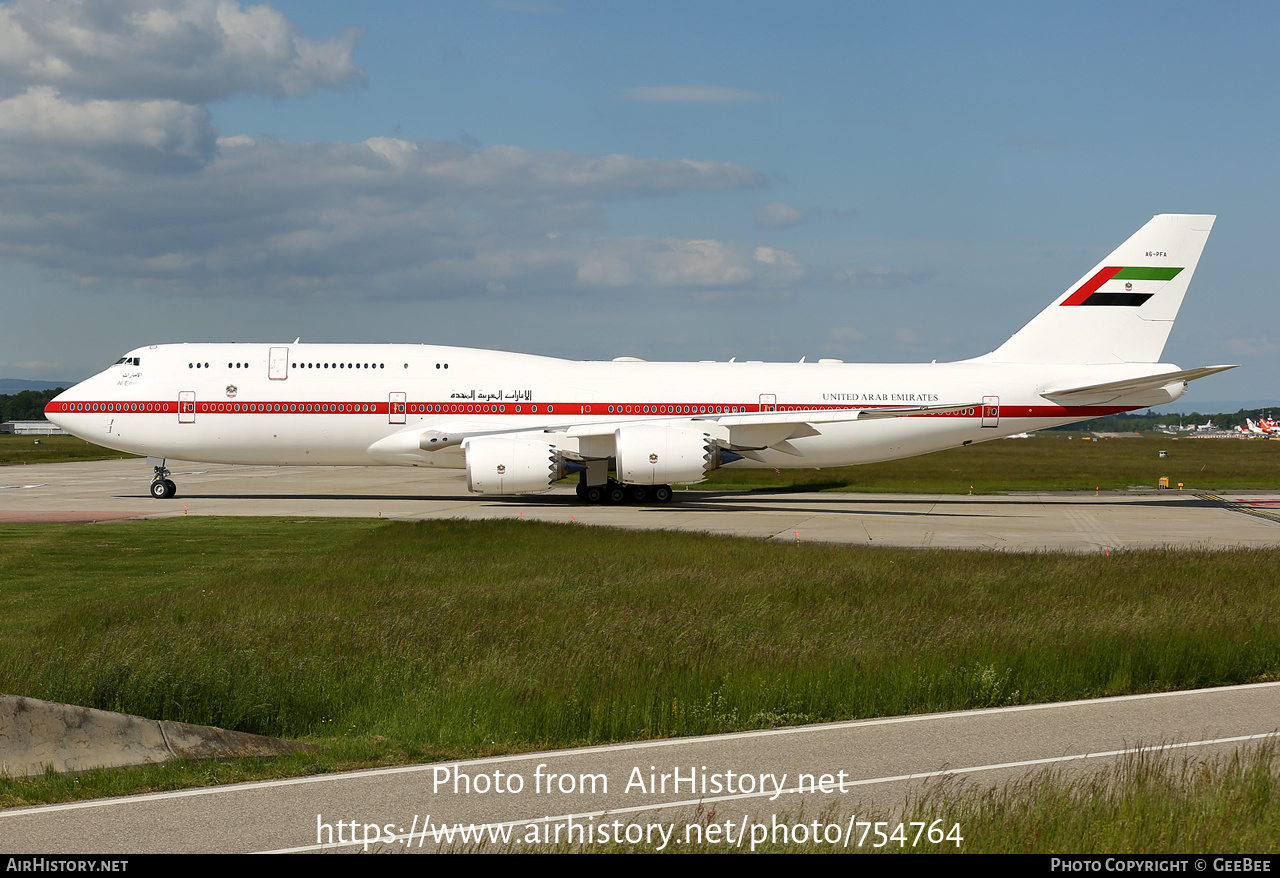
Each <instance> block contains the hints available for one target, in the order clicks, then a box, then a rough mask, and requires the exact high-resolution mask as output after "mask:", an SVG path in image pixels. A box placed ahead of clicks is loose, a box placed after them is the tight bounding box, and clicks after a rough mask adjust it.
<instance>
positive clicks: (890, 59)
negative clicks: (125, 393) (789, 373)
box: [0, 0, 1280, 408]
mask: <svg viewBox="0 0 1280 878" xmlns="http://www.w3.org/2000/svg"><path fill="white" fill-rule="evenodd" d="M1278 9H1280V8H1278V7H1275V6H1274V5H1273V4H1265V3H1238V4H1230V5H1223V6H1215V7H1210V6H1208V5H1205V4H1186V3H1150V4H1145V3H1126V4H1115V3H1105V4H1102V3H1099V4H1091V3H1078V4H1068V5H1060V4H1054V5H1052V6H1051V5H1049V4H1013V3H972V4H943V3H919V4H903V3H892V4H890V3H885V4H866V3H863V4H850V3H820V2H809V3H801V4H781V3H762V2H734V3H709V2H706V3H688V2H685V3H679V4H677V3H653V2H651V3H645V4H625V3H585V2H558V0H557V2H553V0H545V2H544V0H512V2H438V3H420V2H410V3H397V2H379V3H376V4H355V3H349V2H329V3H325V2H314V0H312V2H281V3H275V4H271V5H270V6H254V5H252V4H246V3H235V2H231V0H222V2H218V0H183V2H146V0H131V2H112V3H79V2H67V0H53V2H50V3H44V2H35V0H19V2H12V3H7V4H0V176H2V177H3V180H0V284H3V286H2V287H0V289H3V290H4V292H3V293H2V294H0V295H2V296H3V302H4V314H5V319H4V320H3V321H2V322H0V373H2V374H4V375H6V376H8V377H14V378H58V379H64V378H72V379H76V378H80V377H84V376H85V375H87V374H89V373H91V372H94V371H96V370H97V369H99V368H100V367H101V366H103V365H105V364H107V363H109V362H112V361H114V360H115V359H116V358H117V357H118V356H120V355H121V353H122V352H123V351H125V350H127V349H129V348H132V347H135V346H138V345H142V344H150V343H160V342H171V341H203V340H209V341H231V340H238V341H278V340H289V341H291V340H292V339H293V338H294V337H296V336H299V335H301V336H302V337H303V340H304V341H317V342H318V341H370V342H382V341H394V342H424V343H441V344H461V345H469V346H476V347H492V348H503V349H515V350H523V351H529V352H534V353H544V354H550V355H557V356H566V357H574V358H589V359H595V358H608V357H613V356H618V355H632V356H641V357H646V358H649V359H711V358H716V359H727V358H728V357H731V356H737V357H739V358H740V359H776V360H797V359H799V358H800V357H801V356H807V357H809V358H810V359H813V358H816V357H820V356H834V357H842V358H844V359H846V360H849V361H870V362H878V361H915V360H928V359H934V358H937V359H940V360H945V359H960V358H965V357H969V356H974V355H977V354H981V353H985V352H986V351H988V350H990V349H991V348H993V347H995V346H996V345H998V344H999V343H1000V342H1002V341H1003V340H1004V339H1005V338H1007V337H1008V336H1009V335H1010V334H1011V333H1012V332H1014V331H1015V330H1016V329H1017V328H1018V327H1020V326H1021V325H1022V324H1023V323H1025V322H1026V321H1027V320H1028V319H1030V318H1031V317H1032V316H1033V315H1034V314H1035V313H1036V312H1037V311H1039V310H1040V309H1041V308H1043V307H1044V306H1045V305H1046V304H1047V303H1048V302H1049V301H1050V300H1051V299H1052V298H1053V297H1055V296H1056V295H1057V294H1058V293H1060V292H1061V291H1062V290H1063V289H1065V288H1066V287H1067V286H1068V285H1070V284H1071V283H1073V282H1074V281H1075V280H1076V279H1077V278H1079V277H1080V276H1081V275H1082V274H1084V272H1086V271H1087V270H1088V269H1089V268H1091V267H1092V266H1093V265H1094V264H1095V263H1096V262H1097V261H1098V260H1100V259H1101V258H1102V257H1104V256H1105V255H1106V254H1107V253H1108V252H1109V251H1110V250H1111V249H1112V248H1113V247H1114V246H1115V245H1117V244H1118V243H1120V241H1122V240H1123V239H1124V238H1125V237H1127V236H1128V235H1129V234H1131V233H1132V232H1133V231H1134V230H1136V229H1137V228H1138V227H1139V226H1141V225H1142V224H1143V223H1144V222H1145V221H1146V220H1147V219H1148V218H1150V216H1151V215H1153V214H1156V213H1166V212H1175V213H1184V212H1185V213H1201V212H1203V213H1216V214H1218V215H1219V220H1218V223H1217V226H1216V227H1215V230H1214V233H1213V235H1212V237H1211V238H1210V241H1209V245H1208V248H1207V250H1206V252H1205V256H1204V258H1203V259H1202V261H1201V263H1200V268H1199V270H1198V272H1197V275H1196V278H1195V280H1194V282H1193V284H1192V287H1191V292H1190V294H1189V295H1188V298H1187V301H1186V303H1185V305H1184V307H1183V311H1182V314H1181V316H1180V318H1179V321H1178V324H1177V326H1176V327H1175V329H1174V334H1173V336H1172V338H1171V340H1170V343H1169V346H1168V347H1167V348H1166V352H1165V359H1166V360H1168V361H1171V362H1176V363H1178V364H1179V365H1181V366H1183V367H1192V366H1199V365H1206V364H1215V363H1224V362H1228V363H1242V364H1243V365H1244V368H1241V369H1238V370H1235V371H1233V372H1231V373H1227V374H1224V375H1221V376H1215V377H1212V378H1209V379H1206V380H1205V381H1203V382H1201V383H1200V384H1198V385H1195V386H1194V388H1193V394H1191V395H1189V396H1188V398H1187V400H1186V405H1187V407H1188V408H1190V407H1194V406H1195V404H1196V402H1197V401H1198V400H1239V401H1256V402H1258V403H1259V404H1261V403H1263V402H1270V401H1273V400H1280V393H1277V392H1276V390H1275V386H1276V380H1275V379H1276V369H1275V366H1276V362H1277V357H1278V356H1280V308H1278V307H1277V306H1276V304H1275V301H1274V299H1275V293H1274V290H1273V283H1272V280H1271V272H1270V270H1269V269H1268V268H1267V266H1268V265H1269V264H1270V261H1271V258H1272V251H1273V249H1274V248H1273V246H1272V242H1273V240H1274V238H1275V231H1276V224H1275V221H1274V219H1273V203H1274V201H1275V194H1276V190H1277V186H1276V183H1277V179H1276V178H1277V173H1276V169H1275V165H1276V161H1275V158H1274V156H1275V154H1276V151H1277V150H1276V147H1277V142H1276V141H1277V113H1276V97H1275V94H1276V88H1275V86H1276V82H1277V72H1280V71H1278V68H1280V60H1277V54H1276V53H1275V51H1274V45H1275V42H1276V38H1277V23H1278V22H1280V11H1278Z"/></svg>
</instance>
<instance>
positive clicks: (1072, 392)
mask: <svg viewBox="0 0 1280 878" xmlns="http://www.w3.org/2000/svg"><path fill="white" fill-rule="evenodd" d="M1234 368H1236V367H1235V366H1201V367H1200V368H1199V369H1184V370H1182V371H1181V372H1164V373H1161V374H1159V375H1146V376H1144V377H1142V378H1127V379H1125V380H1124V381H1109V382H1107V383H1106V384H1090V385H1088V386H1086V387H1064V388H1061V389H1056V390H1046V391H1043V392H1041V394H1040V395H1041V396H1043V397H1044V398H1045V399H1047V400H1051V401H1052V402H1058V403H1070V404H1072V405H1083V404H1086V403H1094V404H1097V403H1101V402H1106V401H1109V400H1112V399H1118V398H1120V397H1124V396H1133V395H1134V394H1138V393H1145V392H1148V391H1152V390H1160V389H1162V388H1164V387H1168V386H1169V385H1170V384H1176V383H1178V382H1181V383H1182V384H1183V385H1185V384H1186V382H1188V381H1195V380H1196V379H1197V378H1204V377H1205V376H1206V375H1216V374H1217V373H1218V372H1225V371H1227V370H1228V369H1234Z"/></svg>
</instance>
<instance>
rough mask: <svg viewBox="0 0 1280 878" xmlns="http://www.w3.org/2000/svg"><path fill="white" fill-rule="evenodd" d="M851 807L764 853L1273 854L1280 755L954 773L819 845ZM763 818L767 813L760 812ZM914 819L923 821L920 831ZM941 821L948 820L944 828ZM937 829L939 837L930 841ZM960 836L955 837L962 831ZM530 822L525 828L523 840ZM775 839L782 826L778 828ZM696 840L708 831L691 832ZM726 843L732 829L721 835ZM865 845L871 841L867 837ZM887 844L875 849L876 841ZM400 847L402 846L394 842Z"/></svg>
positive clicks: (673, 848) (671, 849)
mask: <svg viewBox="0 0 1280 878" xmlns="http://www.w3.org/2000/svg"><path fill="white" fill-rule="evenodd" d="M718 807H719V810H716V809H711V810H708V811H706V812H703V814H702V815H701V817H700V819H699V820H698V821H697V822H698V823H700V824H701V825H702V827H703V829H704V830H705V828H706V827H707V825H708V824H711V823H717V822H718V823H719V824H720V825H721V827H722V828H723V824H724V822H725V821H726V820H728V821H730V822H731V823H732V824H734V826H735V828H738V827H740V823H739V821H740V820H741V813H742V812H741V811H738V810H735V809H734V807H733V805H732V804H731V803H725V804H724V805H721V806H718ZM849 817H850V813H849V812H848V811H844V810H841V809H839V808H829V809H827V810H824V811H823V812H821V813H820V814H810V815H806V814H805V813H804V812H802V811H801V812H794V813H781V814H778V815H776V817H770V816H766V817H764V818H763V823H764V824H765V826H766V828H768V829H770V830H771V829H772V826H773V821H774V820H776V821H777V823H779V824H783V825H786V826H788V827H794V826H795V825H796V824H807V826H806V830H807V831H806V832H805V834H804V835H803V836H802V837H803V838H805V839H806V841H804V842H797V841H796V840H795V838H794V837H791V836H789V835H785V834H781V833H779V834H778V835H777V836H776V837H766V836H765V834H764V832H763V831H760V832H758V833H757V836H756V840H757V842H758V843H757V844H756V845H755V846H754V851H755V852H756V853H971V854H972V853H986V854H1064V853H1072V854H1125V855H1133V854H1186V853H1217V854H1232V853H1235V854H1253V855H1257V854H1267V853H1269V854H1273V855H1274V854H1275V853H1277V851H1278V850H1280V841H1278V840H1280V758H1277V752H1276V747H1275V745H1274V744H1263V745H1261V746H1254V747H1249V748H1245V749H1243V750H1240V751H1237V752H1235V753H1233V754H1231V755H1227V756H1210V757H1201V756H1194V755H1175V754H1173V753H1170V752H1169V751H1163V752H1162V751H1157V750H1142V751H1138V752H1135V753H1133V754H1131V755H1129V756H1126V757H1124V758H1122V759H1120V760H1119V761H1118V762H1116V763H1114V764H1113V765H1112V766H1110V767H1107V768H1104V769H1099V770H1094V771H1091V772H1089V773H1087V774H1084V775H1077V776H1072V775H1069V774H1068V773H1066V772H1064V771H1062V770H1049V771H1037V772H1034V773H1031V774H1029V775H1027V776H1026V777H1024V778H1021V779H1019V780H1015V781H1012V782H1009V783H1005V784H1001V785H997V786H987V785H984V784H982V783H981V782H975V781H969V782H968V783H960V782H956V781H955V780H954V779H950V778H948V779H944V780H943V781H941V782H937V783H934V784H932V785H931V786H929V787H927V788H926V790H925V792H924V793H923V794H921V795H919V796H917V797H916V798H915V799H914V800H913V801H912V802H910V803H909V804H908V807H907V813H906V814H905V815H897V814H876V813H864V812H861V811H859V812H855V819H856V820H857V821H863V822H867V823H871V824H873V825H872V827H869V828H865V829H864V828H863V827H861V826H856V825H855V830H854V836H853V841H852V842H851V843H850V844H849V847H848V848H845V847H844V846H843V835H841V836H840V839H841V841H840V842H839V843H824V842H818V843H814V842H813V841H811V840H809V839H810V838H811V833H812V824H813V823H814V821H815V820H816V822H817V823H818V827H819V829H820V830H821V831H822V832H823V833H830V835H829V836H827V837H828V838H831V839H834V838H836V834H835V828H834V827H839V828H840V829H841V830H847V828H848V825H849ZM756 819H757V820H760V818H759V817H757V818H756ZM878 821H883V822H884V824H885V825H884V828H883V832H884V836H886V837H888V836H891V835H892V834H893V833H894V831H895V829H896V828H897V826H898V825H899V822H900V821H901V822H902V823H905V824H906V826H905V827H904V831H903V832H902V833H900V834H899V835H898V840H888V841H886V839H885V838H877V837H876V835H875V834H874V828H875V827H874V824H875V823H876V822H878ZM912 821H915V822H916V823H917V824H923V826H918V825H917V826H912V825H911V824H912ZM935 821H938V822H937V824H935ZM675 823H676V829H675V832H674V833H673V834H672V835H671V838H672V839H676V838H683V837H684V833H685V828H684V825H683V824H682V823H681V822H680V821H678V820H677V821H675ZM934 825H936V826H937V827H938V829H939V836H940V839H941V840H940V841H939V842H938V843H930V842H929V841H928V835H927V833H928V828H929V827H931V826H934ZM956 825H958V826H959V827H960V829H959V831H958V832H956V833H955V835H957V836H959V837H960V838H961V839H962V840H961V841H960V842H959V843H958V844H957V843H956V842H955V840H954V838H953V839H952V840H946V839H945V837H944V836H945V835H948V834H951V833H952V828H953V827H954V826H956ZM523 830H524V827H517V831H516V832H515V833H514V837H515V838H519V837H520V833H521V832H522V831H523ZM771 835H772V833H771ZM692 837H693V838H694V839H696V838H697V837H698V836H697V835H696V834H695V835H693V836H692ZM721 838H723V835H722V836H721ZM859 841H860V842H861V845H859V844H858V842H859ZM877 843H880V847H879V848H877V847H876V844H877ZM752 848H753V845H752V836H751V835H750V828H748V835H747V836H746V837H745V840H744V843H743V845H742V847H741V848H737V847H735V846H734V845H733V844H729V843H726V842H723V841H721V842H720V843H717V844H711V843H707V842H705V841H703V842H702V843H701V844H691V845H683V844H674V843H669V844H668V845H667V847H666V848H665V849H663V850H662V852H664V853H739V852H740V851H748V850H752ZM388 849H389V850H394V848H388ZM450 850H452V851H456V852H475V851H503V852H521V853H583V852H590V853H623V852H628V853H630V852H634V853H657V852H659V846H658V844H657V843H654V844H646V843H643V842H642V843H640V844H635V845H632V844H626V843H625V842H623V843H621V844H614V843H606V844H590V845H582V844H568V843H562V844H559V845H553V844H542V845H530V844H518V845H517V844H508V845H505V846H500V845H484V844H482V845H474V844H473V845H468V846H462V845H457V846H455V847H453V848H451V849H450Z"/></svg>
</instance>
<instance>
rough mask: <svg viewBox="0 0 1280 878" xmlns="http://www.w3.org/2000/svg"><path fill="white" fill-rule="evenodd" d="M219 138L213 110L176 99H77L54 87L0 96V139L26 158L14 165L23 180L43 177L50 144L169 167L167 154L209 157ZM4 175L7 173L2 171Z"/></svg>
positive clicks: (11, 154)
mask: <svg viewBox="0 0 1280 878" xmlns="http://www.w3.org/2000/svg"><path fill="white" fill-rule="evenodd" d="M215 141H216V135H215V134H214V130H213V126H212V124H211V123H210V119H209V111H208V110H207V109H205V108H204V107H200V106H192V105H190V104H183V103H179V102H178V101H168V100H151V101H79V102H76V101H68V100H65V99H64V98H63V97H62V96H61V95H60V94H59V93H58V90H57V89H56V88H52V87H50V86H36V87H33V88H29V89H27V90H26V91H25V92H23V93H22V94H20V95H17V96H15V97H12V98H9V99H7V100H0V144H3V146H4V147H5V152H6V154H7V155H6V156H5V157H6V158H9V159H12V158H15V157H19V156H21V157H22V158H23V159H24V161H23V162H22V163H21V164H22V165H23V166H24V167H19V168H17V169H16V170H17V172H18V174H19V176H20V177H21V178H22V179H25V180H31V179H33V178H36V179H38V178H39V177H40V176H41V173H40V171H41V168H42V166H44V167H47V163H48V159H49V156H48V150H50V149H56V150H58V151H60V152H64V153H65V152H68V151H73V152H77V153H80V154H83V155H84V156H85V157H86V158H89V157H94V158H95V159H96V161H98V162H101V163H103V164H107V165H116V164H119V163H120V162H121V161H125V162H126V163H130V164H137V165H138V166H140V167H145V166H147V163H150V166H151V167H152V169H160V168H163V167H166V166H167V165H166V162H165V161H163V160H165V159H178V160H180V161H182V162H184V163H185V162H195V163H199V164H203V163H205V162H207V161H209V160H210V159H211V158H212V157H213V151H214V144H215ZM24 153H25V155H24ZM5 164H9V162H5ZM0 176H6V175H4V174H3V171H0Z"/></svg>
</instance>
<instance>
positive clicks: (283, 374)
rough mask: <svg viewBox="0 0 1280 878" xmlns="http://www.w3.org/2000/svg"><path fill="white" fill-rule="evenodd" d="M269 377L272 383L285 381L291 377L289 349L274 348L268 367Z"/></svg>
mask: <svg viewBox="0 0 1280 878" xmlns="http://www.w3.org/2000/svg"><path fill="white" fill-rule="evenodd" d="M267 377H268V378H270V379H271V380H272V381H283V380H284V379H286V378H288V377H289V349H288V348H272V349H271V354H270V358H269V360H268V365H267Z"/></svg>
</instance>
